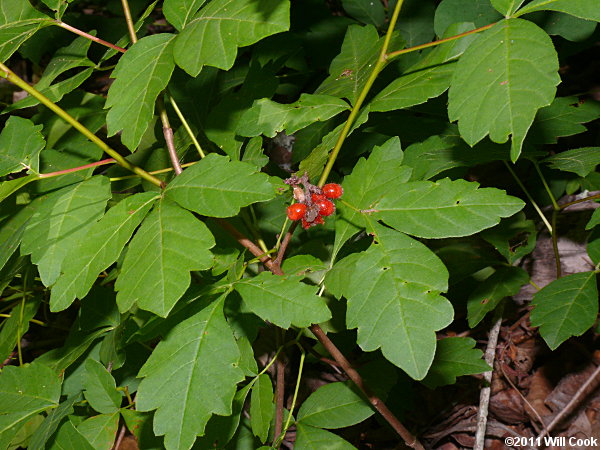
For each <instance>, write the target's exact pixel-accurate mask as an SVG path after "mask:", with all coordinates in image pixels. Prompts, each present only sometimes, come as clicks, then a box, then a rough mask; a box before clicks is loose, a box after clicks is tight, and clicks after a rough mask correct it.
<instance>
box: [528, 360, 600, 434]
mask: <svg viewBox="0 0 600 450" xmlns="http://www.w3.org/2000/svg"><path fill="white" fill-rule="evenodd" d="M598 384H600V365H599V366H597V367H596V370H594V373H593V374H592V375H591V376H590V377H589V378H588V379H587V380H586V381H585V383H583V385H582V386H581V387H580V388H579V389H578V390H577V392H576V393H575V395H574V396H573V397H572V398H571V400H569V403H567V405H566V406H565V407H564V408H563V410H562V411H561V412H559V413H558V414H557V415H556V417H554V419H552V421H551V422H550V423H549V424H548V426H547V427H546V428H544V429H543V430H542V432H541V433H540V434H539V435H538V439H542V438H543V437H544V436H547V435H548V434H549V433H550V432H552V430H553V429H554V427H555V426H556V425H557V424H558V423H560V421H561V420H563V419H564V418H565V417H566V416H568V415H569V414H571V412H572V411H573V410H574V409H575V407H577V406H578V405H579V403H580V402H581V400H583V396H584V395H585V394H588V393H590V392H592V391H593V390H594V389H596V388H597V387H598Z"/></svg>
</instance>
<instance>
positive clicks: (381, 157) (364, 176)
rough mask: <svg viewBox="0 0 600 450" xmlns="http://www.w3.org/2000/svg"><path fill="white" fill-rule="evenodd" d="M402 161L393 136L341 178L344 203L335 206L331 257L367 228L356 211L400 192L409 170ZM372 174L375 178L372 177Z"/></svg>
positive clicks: (408, 175) (362, 215)
mask: <svg viewBox="0 0 600 450" xmlns="http://www.w3.org/2000/svg"><path fill="white" fill-rule="evenodd" d="M402 161H403V153H402V149H401V147H400V139H398V137H393V138H391V139H389V140H388V141H387V142H385V143H384V144H383V145H381V146H379V147H375V148H374V149H373V150H372V151H371V154H370V156H369V159H368V160H365V159H364V158H361V159H359V160H358V162H357V163H356V165H355V166H354V170H353V171H352V174H351V175H348V176H347V177H346V178H344V183H343V188H344V195H343V196H342V200H343V201H341V202H338V203H337V208H338V211H337V220H336V221H335V243H334V250H333V255H334V256H335V255H336V254H337V252H338V251H339V250H340V248H341V247H342V245H343V244H344V243H345V242H346V241H347V240H348V239H350V238H351V237H352V235H354V234H356V233H357V232H358V231H360V230H361V229H362V228H364V227H365V226H366V225H367V222H366V220H365V218H364V214H361V213H360V212H359V211H360V210H368V209H371V208H372V207H373V206H374V205H375V203H376V202H378V201H379V200H380V199H381V198H382V197H383V196H384V195H385V194H386V193H389V192H394V191H396V190H397V189H400V187H401V186H402V184H404V183H406V182H407V181H408V179H409V178H410V172H411V170H410V168H408V167H405V166H403V165H402ZM374 173H376V174H377V176H376V177H374V176H372V175H373V174H374ZM346 205H349V206H346Z"/></svg>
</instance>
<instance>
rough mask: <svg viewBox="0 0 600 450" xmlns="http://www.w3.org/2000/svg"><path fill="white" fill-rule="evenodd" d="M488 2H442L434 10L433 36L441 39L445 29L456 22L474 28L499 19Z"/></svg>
mask: <svg viewBox="0 0 600 450" xmlns="http://www.w3.org/2000/svg"><path fill="white" fill-rule="evenodd" d="M501 18H502V15H501V14H499V13H498V11H496V10H495V9H494V8H493V7H492V5H491V4H490V1H489V0H442V2H441V3H440V4H439V5H438V7H437V9H436V10H435V18H434V25H433V26H434V28H435V34H436V35H438V36H439V37H442V36H443V35H444V34H445V31H446V29H447V28H448V27H449V26H450V25H452V24H453V23H457V22H472V23H473V24H474V25H475V27H476V28H479V27H483V26H485V25H488V24H490V23H494V22H496V21H497V20H499V19H501Z"/></svg>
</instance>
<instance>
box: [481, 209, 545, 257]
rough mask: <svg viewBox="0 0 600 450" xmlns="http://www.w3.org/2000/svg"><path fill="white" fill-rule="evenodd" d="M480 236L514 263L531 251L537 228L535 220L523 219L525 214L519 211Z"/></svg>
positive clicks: (533, 246)
mask: <svg viewBox="0 0 600 450" xmlns="http://www.w3.org/2000/svg"><path fill="white" fill-rule="evenodd" d="M481 237H482V238H483V239H485V240H486V241H488V242H489V243H490V244H492V245H493V246H494V247H495V248H496V250H498V251H499V252H500V254H501V255H502V256H504V257H505V258H506V260H507V262H508V263H509V264H514V263H515V262H516V261H517V260H518V259H519V258H522V257H523V256H525V255H528V254H529V253H531V252H532V251H533V249H534V248H535V243H536V240H537V230H536V226H535V222H534V221H533V220H527V219H525V214H524V213H522V212H521V213H519V214H515V215H514V216H513V217H511V218H508V219H505V220H503V221H501V222H500V224H498V225H497V226H495V227H494V228H491V229H489V230H485V231H484V232H483V233H481Z"/></svg>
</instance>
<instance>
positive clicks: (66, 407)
mask: <svg viewBox="0 0 600 450" xmlns="http://www.w3.org/2000/svg"><path fill="white" fill-rule="evenodd" d="M80 401H81V394H76V395H71V396H70V397H69V398H68V399H67V400H65V401H64V402H62V403H61V404H60V405H58V408H55V409H53V410H52V411H50V413H48V416H47V417H46V419H45V420H44V422H42V424H41V425H40V427H39V428H38V429H37V430H35V433H34V434H33V436H32V437H31V442H30V448H32V449H35V448H40V449H43V448H45V446H46V442H48V440H49V439H50V437H51V436H52V435H53V434H54V433H55V432H56V429H57V428H58V426H59V424H60V423H61V422H62V420H63V419H64V418H65V417H67V416H68V415H70V414H73V405H75V403H78V402H80Z"/></svg>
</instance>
